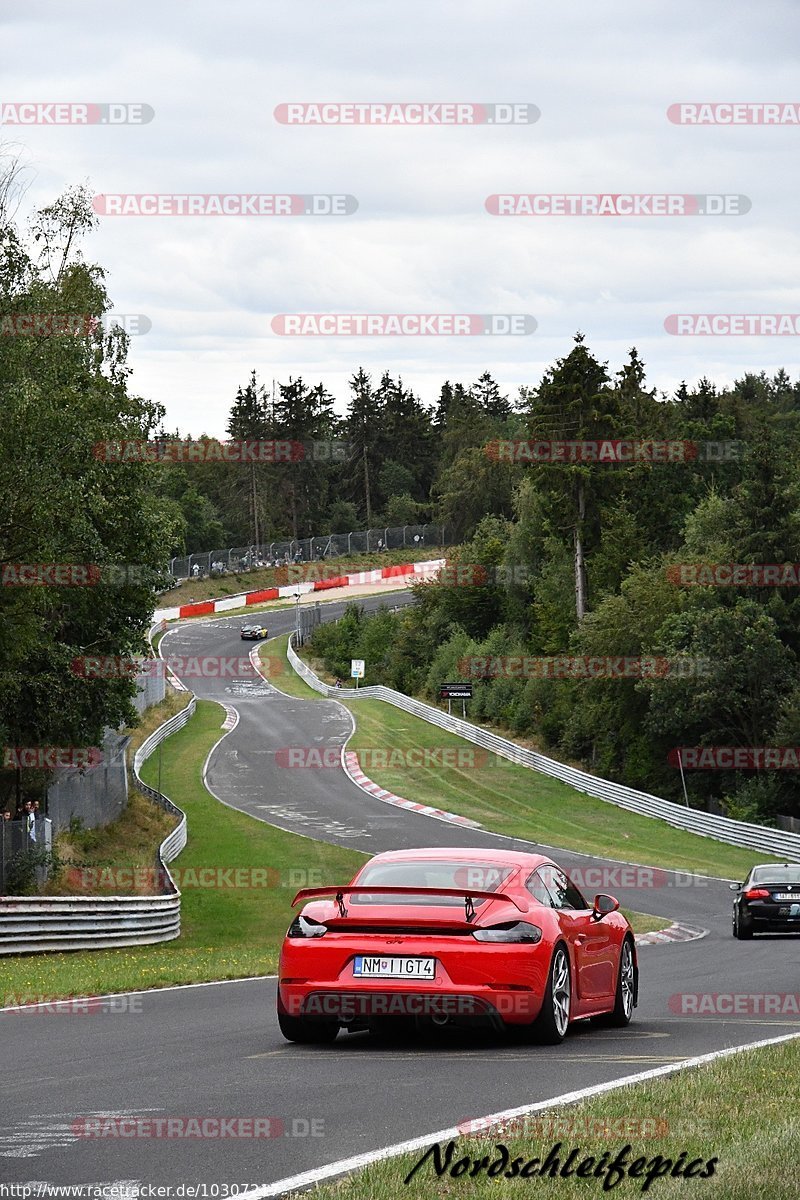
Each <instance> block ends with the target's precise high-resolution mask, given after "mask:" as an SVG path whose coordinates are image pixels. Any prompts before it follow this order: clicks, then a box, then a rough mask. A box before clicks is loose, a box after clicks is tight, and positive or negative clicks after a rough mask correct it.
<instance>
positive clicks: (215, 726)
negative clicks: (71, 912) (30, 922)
mask: <svg viewBox="0 0 800 1200" xmlns="http://www.w3.org/2000/svg"><path fill="white" fill-rule="evenodd" d="M223 718H224V713H223V711H222V709H221V708H220V707H219V706H218V705H216V704H213V703H211V702H210V701H199V702H198V705H197V712H196V713H195V715H194V716H193V717H192V718H191V720H190V721H189V723H188V724H187V725H186V726H185V728H184V729H182V730H180V731H179V732H178V733H176V734H173V735H172V737H170V738H168V739H167V741H166V742H165V743H164V751H163V761H162V790H163V791H164V792H165V793H166V795H168V796H169V797H170V798H171V799H172V800H173V801H174V802H175V803H176V804H177V805H179V806H180V807H181V808H182V809H183V810H184V811H185V812H186V815H187V818H188V822H189V844H188V846H187V848H186V849H185V850H184V851H183V853H182V854H181V855H180V857H179V858H178V859H177V860H176V862H175V866H176V867H177V868H179V870H180V871H181V872H183V873H185V872H186V871H187V869H189V868H195V869H198V868H202V867H206V868H212V869H213V868H220V869H222V870H230V869H236V868H237V867H245V868H247V867H258V868H261V869H263V868H266V869H267V870H268V871H269V872H270V874H269V875H268V876H267V883H268V886H263V885H259V886H253V887H249V888H248V887H229V886H222V887H191V886H184V887H183V889H182V891H183V899H182V905H181V907H182V927H183V928H182V934H181V937H180V939H179V940H177V941H174V942H167V943H165V944H164V945H160V946H150V947H147V946H141V947H134V948H128V949H121V950H101V951H93V952H83V951H78V952H75V953H57V954H42V955H36V956H25V957H23V956H14V957H8V958H5V957H4V958H3V960H2V978H3V989H2V990H3V992H4V993H5V994H7V995H8V994H11V995H15V996H20V995H24V996H28V997H36V996H39V997H44V996H47V997H56V996H70V995H86V994H87V993H88V994H97V993H103V992H113V991H127V990H134V989H139V988H148V987H164V986H167V985H169V984H176V983H194V982H197V981H200V980H208V979H233V978H238V977H240V976H248V975H261V974H271V973H273V972H274V971H275V969H276V965H277V956H278V950H279V947H280V943H281V939H282V937H283V934H284V933H285V932H286V927H287V925H288V923H289V918H290V912H291V909H290V903H291V899H292V897H293V895H294V893H295V891H296V890H297V888H298V887H301V886H304V882H305V881H306V880H308V885H309V886H313V885H314V884H315V883H319V884H322V883H325V882H327V881H329V880H339V879H341V880H345V879H349V878H351V877H352V875H353V874H354V873H355V871H356V869H357V868H358V866H359V865H360V864H361V863H362V862H363V861H364V859H365V858H366V855H363V854H360V853H358V852H356V851H354V850H345V849H343V848H341V847H338V846H332V845H329V844H328V843H326V842H315V841H312V840H311V839H310V838H304V837H300V836H298V835H296V834H292V833H287V832H285V831H284V830H281V829H275V828H273V827H272V826H270V825H267V824H265V823H264V822H263V821H257V820H255V819H254V818H253V817H249V816H247V815H245V814H244V813H239V812H236V811H235V810H233V809H230V808H227V807H223V806H222V805H221V804H220V803H219V802H218V801H217V800H215V799H214V798H213V797H212V796H210V795H209V794H208V792H206V790H205V788H204V787H203V783H202V767H203V763H204V761H205V758H206V755H207V754H208V751H209V750H210V749H211V747H212V746H213V745H214V744H215V743H216V742H217V741H218V740H219V737H220V733H221V729H220V726H221V724H222V720H223ZM157 763H158V760H157V757H156V756H153V757H152V758H151V759H149V761H148V763H147V764H146V765H145V767H144V769H143V772H142V774H143V777H144V779H145V782H147V783H149V784H150V785H151V786H153V785H154V784H155V782H156V778H157V773H158V765H157ZM270 869H271V870H270ZM279 872H280V873H281V875H280V876H279V875H278V874H277V873H279ZM287 872H292V873H293V874H292V875H291V876H288V877H287V876H286V873H287ZM240 878H241V877H240ZM256 878H263V876H261V877H258V876H256V877H254V879H256ZM287 878H288V884H287V885H286V886H284V885H283V883H282V882H281V880H284V879H287ZM234 879H235V877H234Z"/></svg>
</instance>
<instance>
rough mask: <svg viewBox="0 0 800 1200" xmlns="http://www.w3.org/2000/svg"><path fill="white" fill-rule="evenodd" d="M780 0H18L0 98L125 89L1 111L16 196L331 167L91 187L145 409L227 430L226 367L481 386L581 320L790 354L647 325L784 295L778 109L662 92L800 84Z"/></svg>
mask: <svg viewBox="0 0 800 1200" xmlns="http://www.w3.org/2000/svg"><path fill="white" fill-rule="evenodd" d="M799 17H800V14H798V11H797V5H796V3H794V4H793V3H791V2H786V3H782V2H781V0H773V2H772V3H766V4H765V5H763V6H762V5H754V4H753V3H752V0H748V2H744V0H702V4H697V3H696V2H695V0H692V2H691V3H690V2H687V0H671V2H670V3H669V4H659V5H656V4H653V3H652V2H642V0H639V2H638V3H628V2H623V0H616V2H614V0H606V2H604V3H602V4H598V3H596V0H592V2H588V0H573V2H571V3H569V4H564V3H553V2H547V3H545V2H543V0H491V2H490V0H484V2H483V3H477V2H475V0H458V2H456V0H439V2H436V0H425V2H424V3H423V2H420V0H406V3H403V4H389V3H387V2H386V0H382V2H380V3H374V2H373V3H366V2H365V0H362V3H354V2H350V0H336V2H335V3H330V2H328V0H295V2H294V3H292V4H288V3H285V4H277V3H275V2H274V0H228V3H226V4H224V5H222V4H219V3H218V0H213V2H212V0H168V2H167V3H165V2H164V0H159V2H158V3H155V2H153V0H139V2H138V3H137V4H135V5H118V4H111V5H109V4H101V3H99V2H96V3H95V2H93V3H83V2H81V0H72V2H71V3H70V4H69V5H62V4H56V3H55V0H51V2H41V0H28V2H27V3H26V4H25V5H20V6H16V8H15V10H14V11H8V10H7V12H6V15H5V16H3V17H2V21H1V22H0V23H1V24H2V29H0V62H2V81H3V83H2V95H0V101H2V103H4V104H6V103H9V102H22V101H42V102H44V101H71V102H75V103H79V102H82V101H87V102H93V103H111V102H139V103H142V104H148V105H150V106H151V108H152V109H153V110H154V112H155V116H154V119H153V120H152V121H150V122H149V123H148V124H144V125H140V126H136V125H124V126H110V125H92V126H88V127H83V126H58V127H45V126H41V125H36V126H31V127H29V126H26V127H19V126H16V127H11V126H10V125H9V126H7V127H3V128H2V129H0V138H2V139H3V140H5V141H13V142H16V143H19V144H21V145H22V146H24V147H25V157H26V160H27V162H28V163H29V164H30V167H31V174H30V176H29V178H30V180H31V184H30V188H29V191H28V193H27V197H26V201H25V206H24V207H30V206H32V205H33V206H35V205H39V204H43V203H47V202H49V201H51V200H52V199H53V198H54V197H55V196H56V195H57V194H58V193H59V192H60V191H62V190H63V189H65V188H66V187H68V186H69V185H71V184H76V183H83V182H86V183H88V184H89V185H90V187H91V188H92V190H93V191H95V192H97V193H103V194H120V193H136V194H142V193H158V194H174V193H237V194H240V193H284V192H288V193H303V194H331V193H344V194H348V195H353V196H355V197H356V198H357V200H358V211H357V212H356V213H355V214H354V215H351V216H339V217H302V216H298V217H290V218H281V217H270V216H245V217H240V216H237V217H234V216H222V217H220V216H202V217H199V216H193V217H191V216H170V217H166V216H162V217H135V216H127V217H103V218H101V220H100V227H99V229H98V231H97V232H96V233H95V234H94V235H92V237H91V240H90V243H89V245H88V247H87V254H88V256H89V257H90V258H91V259H94V260H95V261H98V262H100V263H101V264H103V266H104V267H105V268H106V269H107V272H108V287H109V290H110V293H111V296H112V299H113V302H114V310H115V311H116V312H119V313H142V314H145V315H146V316H147V317H148V318H149V319H150V321H152V330H151V331H150V332H149V333H147V334H146V335H144V336H139V337H135V338H133V339H132V346H131V355H130V361H131V364H132V366H133V367H134V376H133V382H134V386H135V389H136V390H137V391H138V392H140V393H141V394H143V395H146V396H149V397H150V398H152V399H155V400H159V401H161V402H162V403H163V404H165V405H166V408H167V425H168V427H178V428H179V429H180V430H181V432H182V433H184V434H194V435H197V434H199V433H201V432H206V433H210V434H217V435H219V434H222V433H224V426H225V419H226V416H227V412H228V409H229V407H230V403H231V401H232V399H233V396H234V395H235V392H236V388H237V386H238V385H239V384H240V383H243V382H245V381H246V379H247V376H248V375H249V372H250V371H251V369H253V368H255V369H256V370H257V371H258V373H259V375H260V376H261V377H262V379H263V380H264V381H265V382H266V383H267V384H268V385H269V384H271V381H272V380H273V379H278V380H284V381H285V380H286V379H287V378H288V376H289V375H290V374H291V375H298V374H302V375H303V376H304V378H307V379H308V380H309V381H310V382H313V383H316V382H317V381H319V380H322V381H323V382H324V383H325V384H326V385H327V386H328V387H329V389H330V390H331V391H332V392H333V394H334V396H335V397H336V399H337V408H338V409H339V410H340V411H343V408H344V403H345V401H346V397H347V379H348V377H349V376H350V375H351V374H352V373H353V371H354V370H355V369H356V368H357V367H358V366H364V367H365V368H366V369H367V370H369V371H371V372H372V373H373V374H374V375H379V374H380V373H382V372H383V371H384V370H386V369H388V370H390V371H392V372H393V373H397V372H400V373H402V375H403V377H404V379H405V380H406V382H407V383H408V384H410V385H412V386H413V387H414V389H415V390H416V391H417V392H418V394H419V395H421V397H422V398H423V400H425V401H426V402H428V403H433V402H434V401H435V399H436V397H437V395H438V390H439V386H440V384H441V382H442V381H443V380H444V379H445V378H449V379H450V380H451V381H457V380H459V381H462V382H464V383H469V382H471V381H473V380H474V379H476V378H477V376H478V375H479V374H480V373H481V372H482V371H484V370H486V369H488V370H490V371H491V372H492V373H493V374H494V376H495V377H496V378H497V379H498V380H499V381H500V383H501V385H502V386H503V388H504V390H506V391H507V393H508V394H511V395H514V394H515V393H516V390H517V388H518V386H519V385H520V384H532V383H535V382H536V381H537V380H538V379H539V378H540V376H541V373H542V371H543V370H544V368H545V367H546V366H547V365H549V364H550V363H552V362H553V361H554V360H555V358H557V357H559V356H561V355H563V354H565V353H567V352H568V351H569V349H570V346H571V337H572V335H573V333H574V331H575V330H576V329H578V328H580V329H582V330H583V331H584V332H585V334H586V335H587V338H588V341H589V344H590V345H591V347H592V348H593V350H594V351H595V352H596V353H597V354H598V356H599V357H601V358H603V359H607V360H608V361H609V366H610V369H611V370H612V372H613V371H616V370H618V369H619V367H620V366H621V364H622V361H623V360H624V358H625V356H626V355H627V351H628V349H629V348H630V347H631V346H632V345H636V346H637V347H638V349H639V351H640V354H641V355H642V357H643V358H644V360H645V362H646V363H647V368H648V379H649V382H650V384H651V385H652V386H656V387H658V388H659V389H665V390H668V391H671V390H672V389H673V388H674V387H675V386H676V385H677V383H678V382H679V381H680V380H681V379H683V378H685V379H687V380H689V381H690V382H692V381H695V380H696V379H698V378H699V377H700V376H701V375H704V374H705V375H708V376H710V377H711V378H712V379H714V380H716V381H718V382H719V383H726V382H730V381H731V380H733V379H734V378H736V377H737V376H738V375H741V374H742V373H743V372H744V371H747V370H751V371H759V370H761V369H762V368H763V369H765V370H767V371H768V372H770V373H772V372H774V371H775V370H776V369H777V368H778V367H780V366H785V367H786V368H787V369H788V370H789V371H790V373H791V374H792V376H793V377H796V376H797V375H798V373H800V365H799V364H798V357H799V356H798V338H797V337H780V338H779V337H766V336H759V337H674V336H670V335H669V334H667V333H666V332H665V331H664V326H663V322H664V318H665V317H666V316H667V315H668V314H670V313H800V296H798V280H800V270H798V266H799V265H800V263H799V261H798V260H799V259H800V255H799V254H798V233H797V204H798V200H797V197H798V174H800V172H799V170H798V162H799V161H800V160H799V159H798V153H797V150H798V139H800V126H798V125H778V126H777V127H775V126H764V125H761V126H759V125H754V126H735V127H731V126H725V125H713V126H712V125H709V126H702V127H690V126H684V125H677V124H673V123H672V122H670V121H669V120H668V118H667V114H666V110H667V108H668V107H669V106H670V105H671V104H674V103H677V102H681V101H717V102H723V101H751V102H752V101H779V102H796V103H800V86H798V83H797V61H796V60H797V54H796V47H797V45H798V24H800V20H799ZM421 100H422V101H460V102H464V103H469V102H472V103H478V102H480V103H500V102H511V103H515V102H516V103H528V104H533V105H536V106H537V108H538V109H539V110H540V111H541V117H540V119H539V120H538V121H536V122H535V123H532V124H525V125H523V124H520V125H513V126H506V127H500V126H497V125H488V124H484V125H475V126H468V127H453V126H429V125H425V126H407V127H390V128H387V127H380V126H376V125H372V126H355V127H352V126H342V125H337V126H325V127H312V126H296V125H285V124H281V123H279V122H278V121H276V120H275V117H274V115H273V114H274V110H275V108H276V106H277V105H280V104H283V103H291V102H298V101H306V102H315V101H316V102H322V101H337V102H344V101H372V102H378V101H396V102H413V101H421ZM503 192H513V193H606V192H611V193H620V192H636V193H651V192H652V193H693V194H694V193H703V194H708V193H711V194H736V195H746V196H748V197H749V198H750V199H751V201H752V208H751V210H750V212H749V213H747V214H746V215H740V216H722V217H685V218H683V217H654V216H648V217H599V216H595V217H568V216H558V217H556V216H537V217H504V218H500V217H495V216H490V215H489V214H488V213H487V212H486V209H485V206H484V202H485V200H486V197H487V196H489V195H490V194H493V193H503ZM305 312H314V313H323V312H326V313H327V312H338V313H482V314H483V313H486V314H489V313H502V314H530V315H532V316H534V317H535V318H536V321H537V322H538V328H537V330H536V332H535V333H534V334H533V335H532V336H521V337H509V336H492V337H488V336H478V337H471V338H464V337H462V338H457V337H361V338H354V337H319V338H308V337H305V338H288V337H280V336H277V335H276V334H274V333H273V332H272V330H271V324H270V323H271V320H272V318H273V316H275V315H276V314H279V313H305Z"/></svg>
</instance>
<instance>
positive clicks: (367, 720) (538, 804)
mask: <svg viewBox="0 0 800 1200" xmlns="http://www.w3.org/2000/svg"><path fill="white" fill-rule="evenodd" d="M348 707H349V708H350V709H351V711H352V712H353V713H354V714H355V716H356V719H357V729H356V733H355V735H354V736H353V738H352V740H351V742H350V744H349V747H348V748H349V749H351V750H356V751H359V750H361V751H364V750H366V751H367V755H366V756H365V758H364V761H363V763H362V769H363V770H364V772H365V774H366V775H368V776H369V777H370V779H373V780H374V781H375V782H376V783H378V784H380V785H381V787H385V788H388V789H389V790H390V791H392V792H396V793H397V794H398V795H400V796H406V797H408V798H409V799H413V800H418V801H420V802H421V803H423V804H432V805H434V806H436V807H437V808H444V809H448V810H449V811H450V812H455V813H459V814H460V815H461V816H465V817H470V818H472V819H473V820H475V821H479V822H480V824H481V825H483V826H484V827H485V828H486V829H491V830H493V831H494V832H495V833H503V834H507V835H509V836H511V837H520V838H527V839H530V840H533V841H537V842H544V843H545V844H546V845H551V846H561V847H563V848H564V849H567V850H579V851H581V852H582V853H584V854H596V855H598V856H600V857H603V858H606V857H608V858H616V859H623V860H626V861H629V862H638V863H643V864H646V865H648V866H656V867H668V868H673V869H675V870H683V871H696V872H698V873H700V874H707V875H718V876H722V877H724V878H731V879H737V880H738V879H744V877H745V875H746V874H747V872H748V870H749V869H750V867H751V866H752V865H753V863H756V862H768V861H770V859H769V856H768V855H764V854H761V853H758V852H755V851H749V850H740V849H738V848H737V847H735V846H727V845H725V843H724V842H717V841H715V840H713V839H712V838H704V837H699V836H698V835H697V834H693V833H686V832H684V831H683V830H680V829H674V828H673V827H672V826H671V825H667V823H666V822H665V821H659V820H657V819H655V818H653V817H643V816H640V815H639V814H638V813H631V812H626V811H625V810H624V809H621V808H617V807H616V805H614V804H608V803H606V802H605V801H603V800H598V799H596V798H595V797H593V796H586V795H584V794H583V793H582V792H577V791H575V790H574V789H573V788H571V787H569V786H568V785H567V784H565V783H561V782H560V780H557V779H551V778H550V777H549V776H547V775H540V774H539V773H538V772H536V771H531V770H530V769H529V768H527V767H522V766H520V765H518V764H517V763H511V762H508V761H507V760H506V759H503V758H499V757H498V756H497V755H495V754H488V755H485V754H484V753H483V752H482V751H480V750H479V749H478V748H477V747H471V746H470V743H468V742H466V741H465V740H464V739H463V738H459V737H457V736H456V735H455V734H452V733H447V732H446V731H445V730H443V729H439V728H438V727H437V726H435V725H430V724H428V722H427V721H423V720H422V719H421V718H419V717H414V716H412V715H411V714H410V713H406V712H403V711H402V710H401V709H398V708H394V707H393V706H392V705H391V704H386V703H384V702H383V701H380V700H351V701H349V703H348ZM440 747H449V748H453V749H455V748H458V747H461V748H467V749H468V750H472V749H474V750H475V751H476V755H477V757H476V759H475V761H476V764H477V765H475V766H471V767H464V768H461V769H459V768H457V767H456V766H450V765H442V766H438V767H436V768H433V767H430V766H414V765H409V764H408V763H407V762H403V763H401V764H400V765H398V766H387V767H385V768H382V767H378V766H372V765H371V763H370V761H369V752H370V751H373V750H389V751H392V752H394V753H395V755H396V756H397V757H398V758H400V757H402V754H403V752H404V751H406V750H411V749H418V748H426V749H430V750H436V749H439V748H440ZM398 752H399V753H398ZM481 756H482V757H481ZM772 861H777V860H772Z"/></svg>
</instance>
